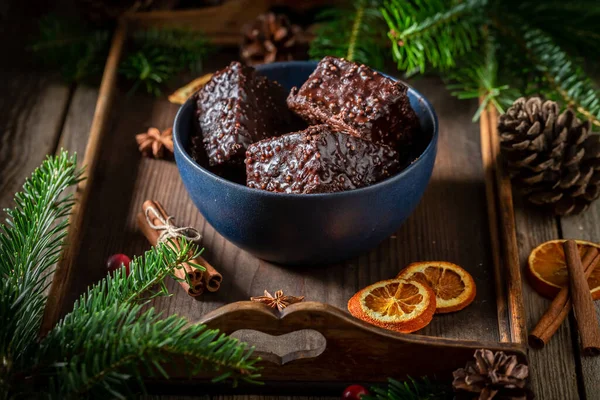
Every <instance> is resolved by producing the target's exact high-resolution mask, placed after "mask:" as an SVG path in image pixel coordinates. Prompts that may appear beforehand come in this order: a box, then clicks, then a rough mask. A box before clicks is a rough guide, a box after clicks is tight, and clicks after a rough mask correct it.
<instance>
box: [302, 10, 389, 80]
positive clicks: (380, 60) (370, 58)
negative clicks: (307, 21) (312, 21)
mask: <svg viewBox="0 0 600 400" xmlns="http://www.w3.org/2000/svg"><path fill="white" fill-rule="evenodd" d="M380 5H381V1H380V0H355V1H354V2H353V3H352V5H351V6H350V7H343V8H333V9H329V10H326V11H324V12H322V13H321V14H320V15H319V24H318V26H317V29H316V32H315V33H316V38H315V40H313V41H312V42H311V44H310V49H309V55H310V57H311V58H313V59H321V58H323V57H325V56H335V57H342V58H345V59H347V60H349V61H354V62H357V63H362V64H368V65H370V66H372V67H373V68H378V69H380V68H382V67H383V64H384V63H385V45H386V42H387V40H386V37H385V21H384V20H383V18H382V16H381V13H380V12H379V7H380Z"/></svg>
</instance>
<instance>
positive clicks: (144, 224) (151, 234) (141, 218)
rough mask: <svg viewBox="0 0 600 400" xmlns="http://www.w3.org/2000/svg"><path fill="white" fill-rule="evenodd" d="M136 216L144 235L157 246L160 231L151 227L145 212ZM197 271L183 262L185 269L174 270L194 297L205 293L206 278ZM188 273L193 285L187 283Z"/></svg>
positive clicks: (180, 282) (184, 288) (184, 287)
mask: <svg viewBox="0 0 600 400" xmlns="http://www.w3.org/2000/svg"><path fill="white" fill-rule="evenodd" d="M136 218H137V224H138V226H139V228H140V230H141V231H142V233H143V234H144V236H146V239H148V242H150V244H151V245H152V246H156V245H157V244H158V237H159V236H160V233H159V232H158V231H157V230H156V229H153V228H152V227H150V225H149V224H148V221H147V220H146V215H145V214H144V213H139V214H138V215H137V217H136ZM195 272H196V269H194V268H193V267H192V266H191V265H189V264H183V269H180V268H175V270H174V271H173V274H174V275H175V276H176V277H177V278H179V279H180V281H179V284H180V285H181V287H182V288H183V290H185V291H186V292H187V294H189V295H190V296H192V297H198V296H200V295H201V294H202V293H204V280H202V275H200V277H198V276H197V275H196V273H195ZM186 275H188V277H189V280H190V282H192V286H190V285H189V284H188V283H187V281H186Z"/></svg>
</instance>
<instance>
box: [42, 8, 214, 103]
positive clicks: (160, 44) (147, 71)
mask: <svg viewBox="0 0 600 400" xmlns="http://www.w3.org/2000/svg"><path fill="white" fill-rule="evenodd" d="M109 36H110V30H109V29H108V28H97V29H96V28H90V27H89V26H86V25H83V24H81V23H80V21H78V20H76V19H69V18H62V17H59V16H55V15H48V16H46V17H44V18H42V19H41V21H40V24H39V34H38V37H37V38H36V40H35V41H34V43H33V44H32V45H31V46H30V50H31V51H32V52H33V53H34V54H35V55H36V56H38V57H39V58H40V59H41V60H42V61H43V62H45V63H46V64H48V65H50V66H52V67H55V68H58V69H60V71H61V72H62V75H63V77H64V78H65V80H66V81H68V82H79V81H82V80H84V79H87V78H90V77H94V76H97V75H100V73H101V72H102V71H103V69H104V64H105V62H106V57H107V54H108V49H109ZM210 51H212V47H211V46H210V45H209V43H208V40H207V39H206V37H205V35H203V34H202V33H201V32H196V31H191V30H185V29H160V30H159V29H149V30H138V31H136V32H135V33H134V34H133V37H132V40H131V43H130V45H129V46H128V49H127V53H126V55H125V56H124V58H123V61H122V63H121V66H120V69H119V71H120V72H121V73H122V74H123V75H124V76H125V77H126V78H127V79H129V80H131V81H133V82H134V84H133V88H132V91H135V90H136V89H137V88H138V87H140V86H143V87H145V89H146V92H148V93H150V94H153V95H156V96H158V95H160V94H161V90H160V87H161V85H163V84H164V83H165V82H167V81H169V80H170V79H171V78H173V77H174V76H175V75H177V74H179V73H180V72H182V71H184V70H186V69H187V70H190V71H192V72H197V71H198V70H199V69H201V61H202V59H203V58H205V57H206V56H207V55H208V54H209V53H210Z"/></svg>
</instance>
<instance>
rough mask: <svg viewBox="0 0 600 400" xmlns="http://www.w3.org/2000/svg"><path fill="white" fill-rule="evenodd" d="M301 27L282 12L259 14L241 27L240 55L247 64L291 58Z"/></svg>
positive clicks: (295, 50) (297, 49)
mask: <svg viewBox="0 0 600 400" xmlns="http://www.w3.org/2000/svg"><path fill="white" fill-rule="evenodd" d="M301 33H302V29H301V28H300V27H299V26H298V25H292V24H291V23H290V21H289V19H288V18H287V17H286V16H285V15H282V14H278V15H275V14H273V13H271V12H270V13H266V14H261V15H259V16H258V17H257V18H256V20H254V22H252V23H250V24H247V25H245V26H244V27H243V28H242V35H243V41H242V45H241V47H240V57H241V58H242V60H243V61H244V62H245V63H246V64H248V65H256V64H267V63H272V62H274V61H289V60H293V59H294V58H295V57H296V55H297V53H298V52H299V45H298V42H299V40H298V39H299V37H300V35H301Z"/></svg>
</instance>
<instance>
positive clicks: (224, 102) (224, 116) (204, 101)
mask: <svg viewBox="0 0 600 400" xmlns="http://www.w3.org/2000/svg"><path fill="white" fill-rule="evenodd" d="M285 97H286V93H285V91H284V89H283V88H282V87H281V86H280V85H279V84H278V83H276V82H273V81H270V80H269V79H267V78H266V77H264V76H260V75H258V74H257V73H256V71H255V70H254V68H251V67H245V66H242V65H241V64H240V63H239V62H232V63H231V64H230V65H229V66H228V67H227V68H225V69H223V70H221V71H219V72H217V73H215V74H214V75H213V77H212V78H211V80H210V81H209V82H208V83H207V84H206V85H205V86H204V87H203V88H201V89H200V90H199V91H198V92H197V93H196V94H195V102H196V118H197V122H198V124H197V125H198V128H199V130H200V135H201V138H202V145H203V147H204V151H205V152H206V156H207V159H208V163H209V164H210V165H211V166H216V165H232V164H233V165H243V162H244V156H245V152H246V149H247V148H248V146H249V145H250V144H251V143H254V142H257V141H259V140H261V139H264V138H267V137H271V136H277V135H280V134H282V133H284V132H286V129H288V130H287V131H288V132H289V125H290V123H291V121H292V118H293V117H294V116H293V114H292V113H291V112H290V111H289V110H288V108H287V106H286V101H285ZM198 142H199V140H194V141H193V142H192V143H193V144H192V147H193V148H192V154H199V153H200V151H202V149H199V148H197V147H198V144H199V143H198ZM196 158H200V157H199V156H198V157H196Z"/></svg>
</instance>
